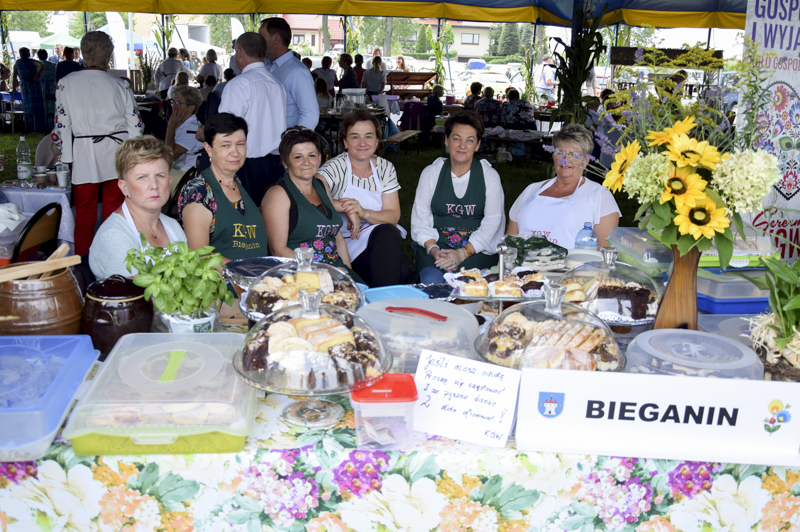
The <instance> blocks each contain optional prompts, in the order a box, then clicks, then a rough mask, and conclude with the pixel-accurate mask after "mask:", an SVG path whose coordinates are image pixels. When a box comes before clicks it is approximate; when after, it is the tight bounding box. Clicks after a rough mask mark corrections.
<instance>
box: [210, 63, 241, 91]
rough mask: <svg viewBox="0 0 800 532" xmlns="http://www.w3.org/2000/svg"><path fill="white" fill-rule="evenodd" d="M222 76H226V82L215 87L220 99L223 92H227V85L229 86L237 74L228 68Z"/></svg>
mask: <svg viewBox="0 0 800 532" xmlns="http://www.w3.org/2000/svg"><path fill="white" fill-rule="evenodd" d="M222 74H223V75H224V76H225V81H223V82H221V83H217V84H216V85H214V92H216V93H217V94H219V95H220V97H221V96H222V91H224V90H225V85H227V84H228V82H229V81H230V80H232V79H233V78H235V77H236V72H234V71H233V69H232V68H226V69H225V72H223V73H222Z"/></svg>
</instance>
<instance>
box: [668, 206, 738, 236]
mask: <svg viewBox="0 0 800 532" xmlns="http://www.w3.org/2000/svg"><path fill="white" fill-rule="evenodd" d="M677 210H678V215H677V216H676V217H675V225H676V226H678V232H679V233H680V234H682V235H692V237H694V239H695V240H699V239H700V238H701V237H706V238H708V239H709V240H710V239H712V238H714V233H715V232H716V233H724V232H725V230H726V229H728V227H730V225H731V221H730V220H728V216H727V215H728V211H727V209H725V208H718V207H717V205H716V204H715V203H714V200H712V199H711V198H708V197H706V198H705V199H703V200H702V201H699V202H698V203H697V205H695V206H694V207H691V206H689V205H683V206H682V207H678V209H677Z"/></svg>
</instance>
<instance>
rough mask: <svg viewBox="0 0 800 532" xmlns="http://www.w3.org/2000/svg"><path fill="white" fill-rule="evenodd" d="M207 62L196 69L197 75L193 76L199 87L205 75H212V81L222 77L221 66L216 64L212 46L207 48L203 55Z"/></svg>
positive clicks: (201, 85) (203, 84) (215, 55)
mask: <svg viewBox="0 0 800 532" xmlns="http://www.w3.org/2000/svg"><path fill="white" fill-rule="evenodd" d="M205 59H206V61H207V63H206V64H204V65H203V66H202V67H200V70H198V71H197V76H196V77H195V78H194V79H195V81H197V83H199V84H200V87H201V88H202V87H204V86H205V83H204V80H205V78H206V76H214V81H216V80H218V79H222V67H221V66H220V65H218V64H217V52H215V51H214V49H213V48H209V49H208V52H206V57H205Z"/></svg>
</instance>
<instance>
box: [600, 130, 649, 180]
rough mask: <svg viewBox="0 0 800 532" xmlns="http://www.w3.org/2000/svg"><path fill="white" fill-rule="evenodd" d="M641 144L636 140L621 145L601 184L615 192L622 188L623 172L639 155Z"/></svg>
mask: <svg viewBox="0 0 800 532" xmlns="http://www.w3.org/2000/svg"><path fill="white" fill-rule="evenodd" d="M641 149H642V145H641V144H639V141H638V140H634V141H633V142H629V143H628V145H627V146H623V147H622V149H621V150H619V153H617V155H616V156H615V157H614V162H613V163H611V170H609V171H608V173H607V174H606V178H605V180H604V181H603V186H604V187H606V188H608V189H609V190H610V191H611V192H617V191H618V190H619V189H621V188H622V181H624V180H625V172H627V171H628V167H629V166H630V164H631V162H632V161H633V160H634V159H635V158H636V157H637V156H638V155H639V151H640V150H641Z"/></svg>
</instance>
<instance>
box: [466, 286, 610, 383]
mask: <svg viewBox="0 0 800 532" xmlns="http://www.w3.org/2000/svg"><path fill="white" fill-rule="evenodd" d="M566 292H567V288H566V287H565V286H563V285H559V284H550V285H546V286H545V299H544V301H541V300H540V301H530V302H525V303H518V304H516V305H514V306H512V307H510V308H508V309H506V310H504V311H503V312H502V313H500V315H499V316H497V318H495V320H494V321H493V322H492V325H491V327H489V329H488V330H487V331H486V332H485V333H484V334H483V336H481V338H480V340H479V342H480V343H479V348H478V353H479V354H480V356H481V358H483V359H484V360H486V361H488V362H491V363H493V364H498V365H501V366H506V367H511V368H518V369H519V368H558V369H576V370H589V371H591V370H595V369H596V370H600V371H621V370H622V368H623V367H624V366H625V357H624V355H623V354H622V353H621V352H620V349H619V346H618V345H617V341H616V340H615V339H614V336H613V335H612V334H611V330H610V329H609V328H608V326H607V325H606V324H605V323H603V320H601V319H600V318H598V317H597V316H596V315H595V314H593V313H592V312H589V311H587V310H585V309H583V308H581V307H579V306H577V305H573V304H572V303H565V302H563V298H564V294H566Z"/></svg>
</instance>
